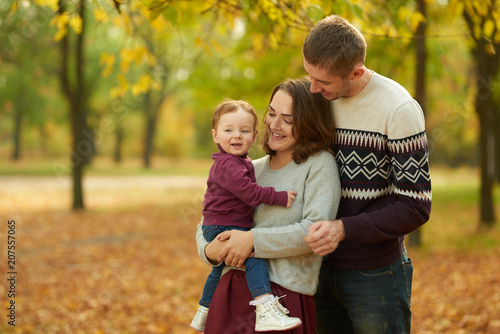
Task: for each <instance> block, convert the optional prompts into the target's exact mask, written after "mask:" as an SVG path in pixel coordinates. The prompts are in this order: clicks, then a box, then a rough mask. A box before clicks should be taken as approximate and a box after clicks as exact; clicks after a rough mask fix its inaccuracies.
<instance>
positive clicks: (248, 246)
mask: <svg viewBox="0 0 500 334" xmlns="http://www.w3.org/2000/svg"><path fill="white" fill-rule="evenodd" d="M216 239H218V240H219V241H226V244H225V246H224V248H223V249H222V250H221V251H220V253H219V256H218V257H217V261H218V262H221V261H224V262H226V265H228V266H231V267H236V268H241V267H243V264H244V263H245V260H246V259H247V258H248V257H250V256H251V255H252V252H253V233H252V231H240V230H230V231H225V232H222V233H221V234H219V235H218V236H217V238H216Z"/></svg>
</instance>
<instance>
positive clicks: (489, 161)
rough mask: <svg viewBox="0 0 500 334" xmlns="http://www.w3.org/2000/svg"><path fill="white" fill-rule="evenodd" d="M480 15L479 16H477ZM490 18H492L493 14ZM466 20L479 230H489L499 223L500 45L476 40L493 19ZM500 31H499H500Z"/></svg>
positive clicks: (466, 13) (482, 39) (483, 17)
mask: <svg viewBox="0 0 500 334" xmlns="http://www.w3.org/2000/svg"><path fill="white" fill-rule="evenodd" d="M476 14H477V13H476ZM486 15H491V13H490V11H488V13H487V14H486ZM463 17H464V20H465V22H466V24H467V25H468V27H469V31H470V32H471V38H472V39H473V41H474V46H473V47H472V48H471V53H472V55H473V56H474V60H475V63H476V99H475V107H476V112H477V114H478V117H479V126H480V129H479V156H480V170H481V189H480V223H479V228H489V227H491V226H493V225H494V223H495V207H494V204H493V185H494V182H495V112H496V110H495V103H494V100H493V94H492V90H491V82H492V79H493V78H494V77H495V76H496V75H497V74H498V70H499V66H500V53H499V52H500V45H499V44H498V43H494V41H492V40H490V39H487V38H483V36H482V35H481V36H480V37H476V34H475V28H476V25H477V24H479V25H480V26H481V27H482V26H483V25H484V24H485V22H486V21H487V20H490V17H489V16H480V17H479V19H480V22H479V23H477V18H475V19H476V20H474V19H473V18H472V17H471V15H470V14H469V13H468V12H467V9H465V10H464V12H463ZM497 28H498V27H495V29H497Z"/></svg>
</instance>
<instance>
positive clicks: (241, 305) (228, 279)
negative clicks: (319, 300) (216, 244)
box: [205, 270, 316, 334]
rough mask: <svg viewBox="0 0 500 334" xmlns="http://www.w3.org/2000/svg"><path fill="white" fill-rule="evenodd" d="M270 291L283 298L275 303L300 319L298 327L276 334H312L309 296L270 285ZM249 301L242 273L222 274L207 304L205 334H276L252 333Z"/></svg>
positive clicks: (252, 314) (313, 311)
mask: <svg viewBox="0 0 500 334" xmlns="http://www.w3.org/2000/svg"><path fill="white" fill-rule="evenodd" d="M271 289H272V291H273V295H275V296H277V297H281V296H283V295H286V297H284V298H281V299H280V300H279V301H280V302H281V303H282V304H283V305H284V306H285V307H286V308H287V309H288V310H289V311H290V314H289V316H291V317H299V318H300V319H301V320H302V325H301V326H299V327H298V328H295V329H292V330H289V331H283V332H279V333H285V334H315V333H316V308H315V307H314V299H313V297H312V296H306V295H302V294H300V293H297V292H293V291H290V290H288V289H285V288H283V287H281V286H279V285H277V284H274V283H271ZM251 300H252V295H251V294H250V291H249V290H248V286H247V281H246V278H245V272H244V271H242V270H230V271H229V272H228V273H226V274H224V275H222V278H221V280H220V282H219V284H218V285H217V289H216V290H215V293H214V296H213V299H212V302H211V303H210V308H209V311H208V318H207V323H206V327H205V334H250V333H255V334H258V333H270V334H271V333H274V334H275V333H276V332H255V306H250V305H249V304H248V303H249V302H250V301H251Z"/></svg>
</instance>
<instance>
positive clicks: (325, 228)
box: [304, 219, 345, 256]
mask: <svg viewBox="0 0 500 334" xmlns="http://www.w3.org/2000/svg"><path fill="white" fill-rule="evenodd" d="M344 238H345V230H344V224H343V223H342V221H341V220H340V219H338V220H322V221H318V222H316V223H314V224H312V225H311V226H309V231H308V232H307V235H306V237H305V238H304V241H305V242H307V244H308V245H309V247H311V249H312V250H313V251H314V253H316V254H318V255H319V256H325V255H327V254H330V253H332V252H333V251H335V250H336V249H337V247H338V245H339V242H341V241H342V240H344Z"/></svg>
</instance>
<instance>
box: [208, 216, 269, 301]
mask: <svg viewBox="0 0 500 334" xmlns="http://www.w3.org/2000/svg"><path fill="white" fill-rule="evenodd" d="M201 229H202V230H203V236H204V237H205V239H206V240H207V241H212V240H214V239H215V237H216V236H217V235H219V233H222V232H224V231H227V230H241V231H248V229H246V228H242V227H238V226H221V225H206V226H205V225H203V226H202V227H201ZM224 267H225V264H224V263H222V264H221V265H220V266H218V267H213V268H212V271H211V272H210V274H209V275H208V278H207V280H206V282H205V287H204V288H203V295H202V297H201V299H200V305H201V306H205V307H209V306H210V302H211V301H212V297H213V295H214V292H215V288H216V287H217V284H218V283H219V280H220V276H221V274H222V270H223V269H224ZM245 271H246V279H247V285H248V289H249V290H250V293H251V294H252V297H253V298H254V299H255V297H258V296H260V295H263V294H265V293H271V283H270V282H269V269H268V267H267V260H266V259H261V258H256V257H249V258H248V259H246V261H245Z"/></svg>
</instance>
